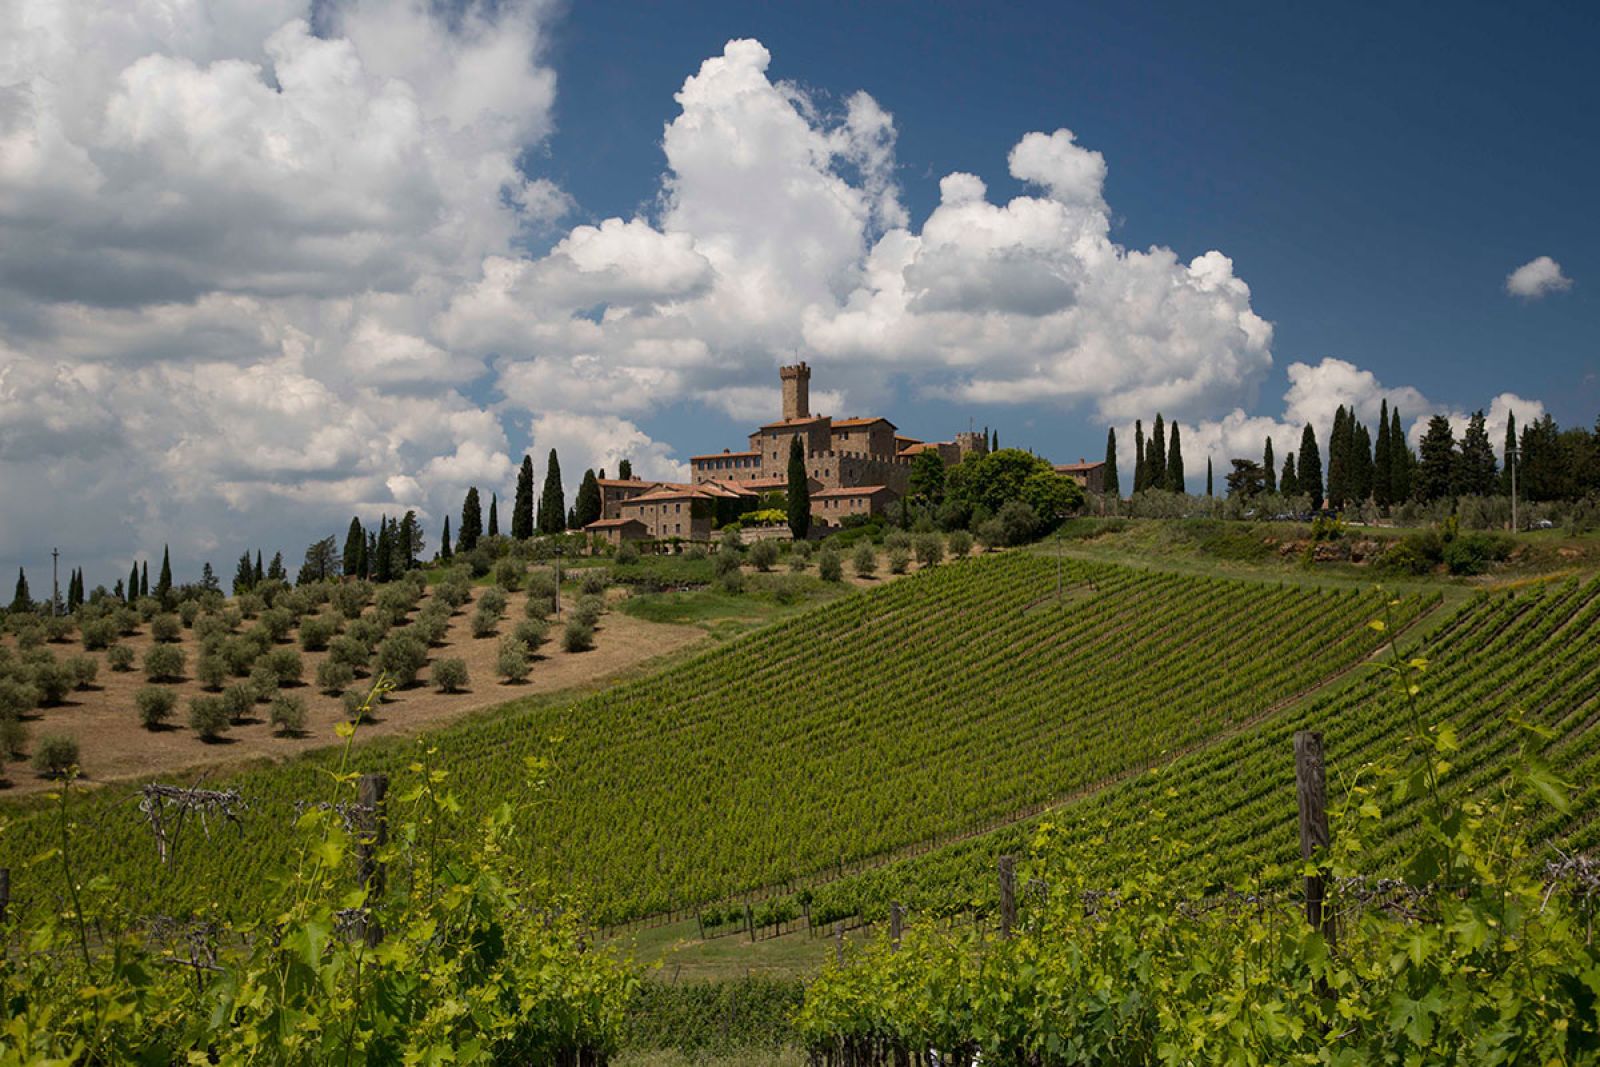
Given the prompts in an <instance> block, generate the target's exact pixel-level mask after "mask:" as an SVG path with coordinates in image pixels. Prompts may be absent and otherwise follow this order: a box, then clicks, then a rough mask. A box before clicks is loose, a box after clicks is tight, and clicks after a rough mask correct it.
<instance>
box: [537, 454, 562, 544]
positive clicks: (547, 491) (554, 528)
mask: <svg viewBox="0 0 1600 1067" xmlns="http://www.w3.org/2000/svg"><path fill="white" fill-rule="evenodd" d="M566 528H567V502H566V498H565V496H564V495H563V494H562V492H561V461H560V460H559V459H557V458H556V450H555V449H553V448H552V449H551V450H550V460H549V462H548V463H547V464H546V465H545V468H544V491H543V492H542V493H540V495H539V532H540V533H542V534H558V533H560V532H561V531H562V530H565V529H566Z"/></svg>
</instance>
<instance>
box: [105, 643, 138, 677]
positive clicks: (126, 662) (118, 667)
mask: <svg viewBox="0 0 1600 1067" xmlns="http://www.w3.org/2000/svg"><path fill="white" fill-rule="evenodd" d="M133 661H134V654H133V649H131V648H129V647H128V646H127V645H112V646H111V647H110V648H108V649H106V662H107V663H109V664H110V665H111V669H112V670H114V671H131V670H133Z"/></svg>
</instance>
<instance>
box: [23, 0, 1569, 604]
mask: <svg viewBox="0 0 1600 1067" xmlns="http://www.w3.org/2000/svg"><path fill="white" fill-rule="evenodd" d="M16 4H17V5H19V16H18V18H16V19H14V20H13V28H14V29H16V32H14V33H13V34H12V35H11V36H10V37H8V38H7V39H6V42H5V44H4V45H0V86H6V87H8V88H9V90H10V91H8V92H4V93H0V205H4V207H3V210H0V569H4V570H5V571H10V570H12V569H14V568H15V567H17V566H22V565H26V566H28V567H30V568H31V569H32V570H33V571H34V572H35V573H36V574H37V573H43V569H44V568H47V566H48V560H49V549H50V547H51V546H52V545H58V546H60V548H61V550H62V552H63V565H64V566H75V565H83V566H86V567H88V568H89V579H90V584H91V586H92V585H93V584H95V583H96V582H98V581H106V582H110V581H111V580H113V579H114V578H115V577H116V576H117V575H120V574H125V573H126V572H127V567H128V563H129V561H130V560H132V559H135V558H157V559H159V555H160V546H161V545H163V544H166V543H171V544H172V546H173V554H174V564H175V567H176V569H177V571H178V573H179V575H180V576H187V577H193V576H194V575H196V574H198V572H199V567H200V564H201V562H202V561H204V560H207V559H209V560H211V561H212V562H213V563H214V564H215V565H216V566H218V567H219V568H221V569H226V567H227V565H228V561H230V560H232V559H236V558H237V556H238V553H239V552H240V551H241V550H243V549H245V548H250V549H256V548H262V549H265V550H266V551H267V553H268V554H269V555H270V554H271V552H272V551H274V550H277V549H282V550H283V551H284V552H285V554H286V557H288V558H290V559H291V560H295V559H298V558H299V557H300V555H301V553H302V552H303V550H304V546H305V545H306V544H307V543H308V542H309V541H311V540H314V539H315V538H317V537H320V536H325V535H326V534H328V533H342V531H343V530H344V528H345V526H346V525H347V524H348V522H349V517H350V515H352V514H356V515H360V516H361V517H363V518H364V519H367V520H373V519H376V518H377V516H378V515H380V514H396V513H403V512H404V511H406V510H415V511H416V512H418V514H419V515H420V516H421V517H422V519H423V522H424V525H425V528H426V529H428V530H429V531H433V532H436V531H437V530H438V527H439V526H440V524H441V523H442V520H443V517H444V516H445V515H446V514H450V513H454V512H457V511H458V510H459V507H460V501H461V498H462V495H463V494H464V492H465V490H466V487H467V486H469V485H476V486H478V487H479V488H480V490H481V491H483V492H484V493H489V492H498V493H499V494H500V495H501V496H502V497H505V496H507V495H509V493H510V491H511V489H512V486H513V484H514V481H515V472H516V469H517V467H518V465H519V464H520V461H521V459H522V455H523V453H524V452H525V451H531V452H532V453H534V454H535V456H536V457H537V459H538V466H539V468H540V473H541V475H542V473H543V457H544V455H545V454H546V452H547V451H548V450H549V449H551V448H556V449H559V451H560V455H561V458H562V468H563V472H564V473H565V476H566V481H567V483H568V489H569V491H570V490H571V489H572V488H574V487H575V485H576V482H577V479H578V477H579V476H580V475H581V473H582V471H583V470H584V469H585V468H586V467H608V468H611V469H614V468H615V466H616V463H617V461H618V460H619V459H620V458H621V457H622V456H628V457H630V458H632V459H633V461H634V465H635V469H636V470H639V471H640V472H641V473H642V474H644V475H646V476H648V477H654V478H678V477H683V476H684V475H685V473H686V467H685V462H684V461H685V460H686V458H687V457H688V456H689V455H691V454H695V453H698V452H702V451H709V450H714V449H718V448H721V447H724V446H733V445H737V444H738V443H739V442H740V441H741V440H742V438H743V435H744V433H745V432H747V431H748V429H749V428H750V427H751V426H752V425H753V424H755V423H757V422H759V421H763V420H764V419H765V418H767V417H769V416H771V415H772V414H773V413H774V411H775V408H776V404H777V389H776V380H775V373H774V368H775V367H776V366H777V365H778V364H779V363H780V362H783V361H785V360H786V359H788V358H790V357H791V356H792V355H793V354H801V355H803V356H805V357H806V358H808V359H809V360H810V361H811V362H812V364H813V366H814V368H815V378H814V381H813V395H814V399H815V401H816V405H815V406H816V407H818V408H819V409H821V410H823V411H824V412H826V413H831V414H836V415H847V414H866V413H869V412H872V413H878V414H885V415H888V416H889V417H891V418H893V419H894V420H895V421H896V422H897V423H898V424H899V425H900V426H901V427H902V428H903V430H905V431H906V432H909V433H912V434H915V435H918V436H923V437H929V438H942V437H948V436H949V435H951V434H953V433H955V432H957V431H959V430H962V429H965V428H967V427H968V426H969V425H977V426H985V425H987V426H992V427H996V428H998V429H999V431H1000V434H1001V439H1002V443H1004V444H1011V445H1018V446H1022V447H1031V448H1034V449H1035V450H1037V451H1039V452H1040V453H1042V454H1045V455H1049V456H1051V457H1054V458H1060V459H1077V458H1078V457H1080V456H1084V457H1097V456H1098V455H1100V454H1101V450H1102V449H1103V447H1104V440H1105V429H1106V427H1107V426H1108V425H1114V426H1116V427H1118V429H1119V436H1121V437H1122V438H1123V439H1124V440H1126V436H1127V435H1128V434H1130V433H1131V428H1132V423H1133V421H1134V419H1135V418H1143V419H1146V420H1148V419H1149V418H1151V417H1152V416H1153V415H1154V413H1155V412H1156V411H1158V410H1160V411H1162V412H1163V413H1164V414H1165V415H1166V416H1167V418H1168V419H1169V421H1170V420H1173V419H1177V420H1179V421H1180V422H1181V424H1182V426H1183V437H1184V441H1185V446H1186V458H1187V460H1188V463H1187V467H1188V470H1189V471H1191V472H1193V474H1194V477H1193V478H1192V479H1191V483H1190V484H1191V488H1198V487H1199V484H1200V479H1201V477H1202V472H1203V470H1204V458H1205V456H1206V455H1212V456H1214V457H1215V458H1216V459H1217V461H1218V462H1219V464H1220V463H1225V461H1226V459H1227V458H1228V457H1229V456H1232V455H1254V454H1258V453H1259V451H1260V447H1261V444H1262V440H1263V438H1264V437H1266V436H1267V435H1269V434H1271V435H1273V437H1274V440H1275V444H1276V446H1277V451H1278V452H1279V454H1282V453H1283V452H1285V451H1287V448H1286V444H1287V443H1288V442H1290V441H1291V440H1297V439H1298V437H1299V434H1300V430H1301V427H1302V426H1303V425H1304V424H1305V423H1307V422H1311V423H1312V424H1314V425H1316V426H1318V427H1319V428H1321V429H1322V432H1323V433H1326V428H1327V424H1328V423H1329V422H1330V421H1331V415H1332V412H1333V409H1334V407H1335V406H1336V405H1338V404H1349V405H1354V406H1355V407H1356V409H1357V411H1358V413H1359V414H1360V415H1361V416H1362V417H1363V418H1365V419H1368V420H1369V421H1370V420H1371V419H1372V418H1373V417H1374V416H1375V415H1376V412H1377V408H1378V406H1379V404H1380V402H1381V401H1382V400H1383V399H1385V398H1387V399H1390V400H1391V401H1398V402H1400V403H1401V405H1402V410H1403V411H1404V412H1405V415H1406V418H1407V419H1408V421H1411V420H1417V419H1420V418H1422V417H1423V416H1424V415H1426V414H1428V413H1430V412H1432V411H1442V412H1446V413H1448V414H1450V415H1451V416H1452V417H1453V418H1457V419H1464V418H1465V415H1466V413H1467V412H1470V411H1472V410H1474V409H1477V408H1486V409H1488V411H1489V413H1490V430H1491V434H1494V435H1495V439H1496V440H1498V439H1499V436H1498V433H1497V426H1498V425H1503V422H1504V419H1505V417H1506V415H1507V414H1508V413H1510V412H1513V411H1514V412H1515V413H1516V414H1517V416H1518V418H1519V420H1521V421H1523V422H1526V421H1527V419H1528V418H1529V417H1530V416H1531V415H1534V414H1537V413H1538V412H1540V411H1545V410H1548V411H1550V412H1551V413H1553V414H1554V415H1555V417H1556V418H1557V419H1558V420H1559V421H1560V422H1561V423H1563V424H1565V425H1571V424H1575V423H1581V424H1584V425H1589V424H1592V423H1593V422H1594V420H1595V418H1596V416H1597V415H1600V382H1597V381H1596V374H1597V371H1600V350H1597V346H1596V341H1595V338H1596V336H1597V334H1600V331H1597V329H1596V327H1597V326H1600V296H1597V291H1600V258H1597V256H1596V252H1595V248H1596V247H1597V244H1600V242H1597V237H1600V234H1597V232H1596V230H1597V228H1600V222H1597V221H1596V219H1597V216H1596V212H1595V210H1594V206H1593V203H1592V189H1593V187H1594V186H1595V175H1596V174H1597V173H1600V139H1597V138H1596V137H1595V136H1594V116H1595V115H1597V114H1600V88H1597V82H1596V79H1594V78H1593V77H1591V76H1586V74H1587V67H1586V64H1587V63H1589V61H1590V60H1591V59H1592V56H1593V55H1594V54H1596V53H1597V51H1600V49H1597V45H1600V26H1597V20H1600V16H1597V15H1596V14H1595V12H1594V9H1593V7H1592V6H1589V7H1580V6H1577V5H1570V6H1566V7H1555V6H1548V7H1541V8H1537V9H1533V13H1531V14H1530V13H1529V12H1528V10H1526V9H1512V8H1510V7H1497V6H1487V5H1480V6H1473V5H1464V4H1457V5H1451V6H1450V7H1448V8H1443V7H1423V6H1420V5H1419V6H1399V7H1396V8H1394V9H1389V8H1379V7H1377V6H1375V5H1374V6H1370V7H1366V8H1354V9H1352V8H1350V7H1343V8H1332V7H1326V6H1323V7H1314V6H1311V5H1277V6H1269V5H1230V4H1211V5H1205V6H1203V7H1202V6H1200V5H1177V4H1173V5H1161V6H1133V5H1128V4H1123V5H1115V6H1112V5H1095V6H1089V5H1083V6H1067V5H1057V4H1051V5H976V4H968V5H949V4H887V3H874V4H843V3H808V4H803V5H802V4H781V5H780V4H750V3H741V4H734V3H716V2H712V3H697V4H692V5H683V4H678V5H667V4H654V3H651V4H646V3H632V4H624V3H585V4H571V5H567V6H561V5H559V4H553V3H549V2H545V0H451V2H450V3H449V4H448V5H438V4H433V3H429V2H428V0H117V2H115V3H113V2H111V0H106V2H104V3H101V4H93V3H81V4H61V3H59V0H16ZM1519 268H1522V269H1523V273H1521V274H1519V275H1518V277H1519V279H1521V281H1520V282H1519V286H1520V292H1521V293H1522V295H1516V294H1514V293H1512V292H1508V277H1509V276H1510V275H1511V274H1512V272H1514V271H1518V270H1519ZM1269 323H1270V326H1269V325H1268V324H1269ZM1129 458H1130V457H1129V455H1128V450H1127V447H1126V445H1124V451H1123V462H1124V464H1125V465H1126V464H1127V462H1128V460H1129Z"/></svg>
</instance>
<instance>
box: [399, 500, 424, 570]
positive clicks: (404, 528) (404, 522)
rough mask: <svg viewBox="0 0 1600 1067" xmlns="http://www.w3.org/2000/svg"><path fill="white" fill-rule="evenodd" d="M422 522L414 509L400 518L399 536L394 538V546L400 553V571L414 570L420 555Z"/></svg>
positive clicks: (422, 543)
mask: <svg viewBox="0 0 1600 1067" xmlns="http://www.w3.org/2000/svg"><path fill="white" fill-rule="evenodd" d="M423 545H424V542H423V538H422V522H421V520H419V519H418V518H417V513H416V512H415V511H409V510H408V511H407V512H406V513H405V517H404V518H402V519H401V520H400V531H399V536H397V537H396V538H395V547H396V548H397V549H398V550H399V553H400V570H401V571H402V572H404V571H409V570H414V569H416V566H417V560H418V559H419V558H420V557H421V555H422V549H423Z"/></svg>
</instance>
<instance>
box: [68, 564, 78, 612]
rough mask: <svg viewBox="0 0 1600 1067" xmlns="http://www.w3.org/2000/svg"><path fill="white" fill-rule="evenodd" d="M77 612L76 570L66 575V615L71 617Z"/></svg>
mask: <svg viewBox="0 0 1600 1067" xmlns="http://www.w3.org/2000/svg"><path fill="white" fill-rule="evenodd" d="M77 610H78V572H77V570H76V569H74V570H71V571H69V572H68V573H67V614H68V615H71V614H72V613H73V612H74V611H77Z"/></svg>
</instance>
